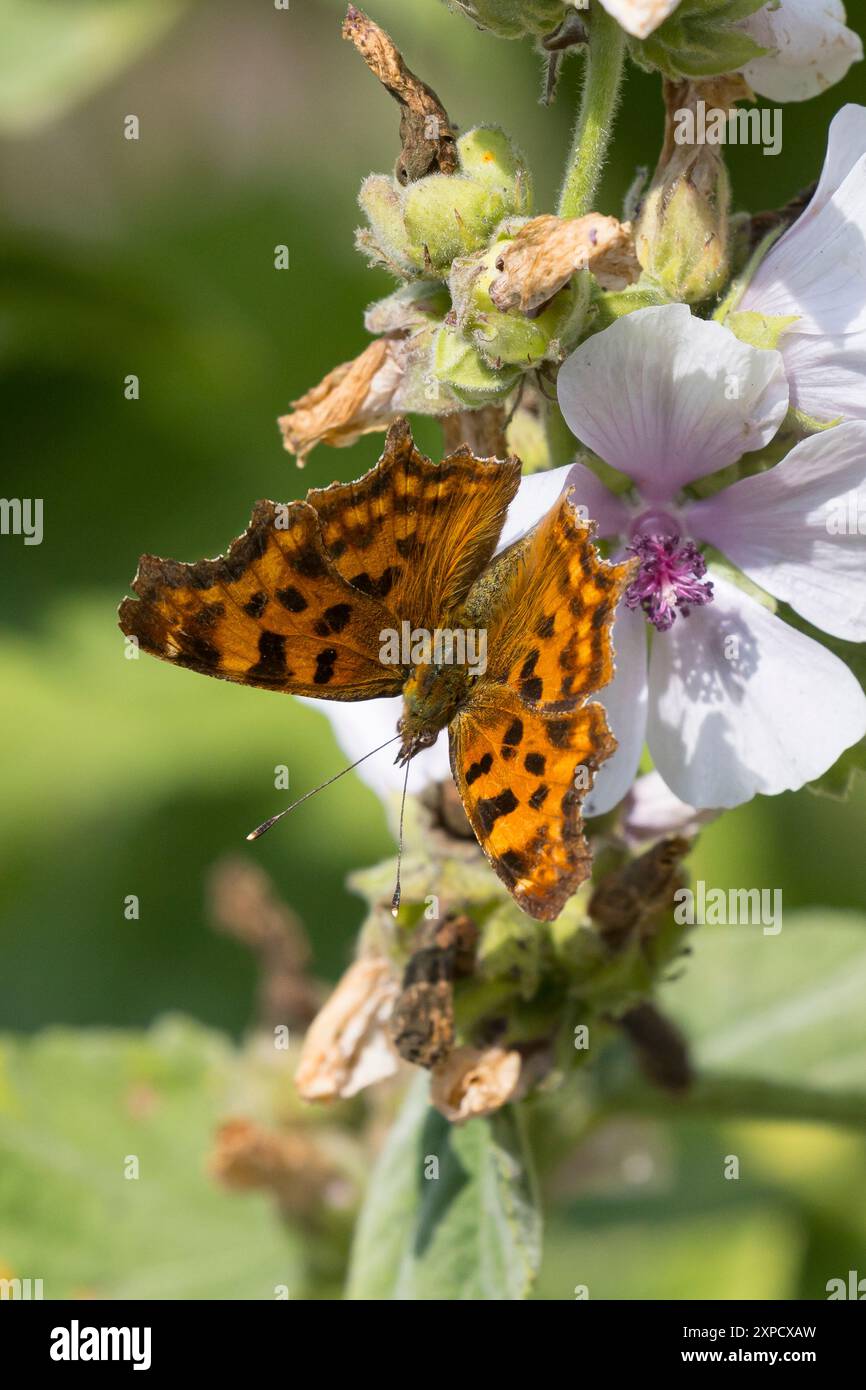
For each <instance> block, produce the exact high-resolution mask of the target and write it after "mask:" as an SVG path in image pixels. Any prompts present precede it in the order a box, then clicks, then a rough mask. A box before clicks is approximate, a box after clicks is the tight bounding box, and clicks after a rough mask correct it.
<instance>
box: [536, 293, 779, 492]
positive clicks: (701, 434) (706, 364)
mask: <svg viewBox="0 0 866 1390" xmlns="http://www.w3.org/2000/svg"><path fill="white" fill-rule="evenodd" d="M734 391H736V396H735V398H733V399H732V396H733V394H734ZM559 404H560V408H561V410H562V413H563V415H564V416H565V419H566V420H567V422H568V425H569V427H570V429H571V430H572V431H573V433H574V434H576V435H577V437H578V439H580V440H582V441H583V443H584V444H586V445H587V446H588V447H589V448H590V449H592V450H593V452H594V453H596V454H598V455H599V457H600V458H602V459H604V461H605V462H606V463H609V464H611V465H612V466H613V467H614V468H619V469H620V470H621V471H622V472H623V473H627V474H628V475H629V477H631V478H634V480H635V481H636V482H637V483H639V484H640V486H641V490H642V492H643V493H644V495H645V496H646V497H647V498H648V499H651V500H658V501H669V500H670V499H671V498H672V496H673V495H674V494H675V493H676V492H677V491H678V490H679V488H681V487H682V486H683V484H685V483H687V482H691V481H692V480H693V479H695V478H702V477H705V476H706V474H708V473H714V472H716V470H717V469H720V468H725V467H727V465H728V464H731V463H735V462H736V461H737V460H738V459H740V458H742V456H743V454H744V453H749V452H750V451H751V450H753V449H760V448H763V446H764V445H765V444H768V443H769V441H770V440H771V439H772V437H773V435H774V434H775V433H776V430H777V429H778V428H779V425H780V424H781V422H782V420H783V419H784V416H785V413H786V411H787V408H788V387H787V383H786V381H785V374H784V370H783V366H782V359H781V357H780V355H779V354H778V353H777V352H766V351H762V350H761V349H758V348H753V347H749V346H748V345H747V344H745V343H741V342H740V341H739V340H738V339H736V338H734V336H733V334H732V333H730V332H728V331H727V330H726V329H724V328H723V327H722V325H721V324H718V323H710V322H706V321H704V320H703V319H698V318H695V317H694V316H693V315H692V313H691V312H690V310H689V308H688V306H687V305H685V304H666V305H662V306H661V307H655V308H651V309H640V310H638V311H637V312H636V313H633V314H628V315H627V316H626V317H625V318H621V319H618V320H617V322H616V323H613V324H611V326H610V328H606V329H605V330H604V331H603V332H602V333H598V334H596V335H595V336H594V337H592V338H590V339H589V340H588V341H587V342H585V343H583V344H582V345H581V346H580V347H579V348H578V349H577V350H576V351H575V352H573V353H572V354H571V356H570V357H569V358H568V359H567V360H566V361H565V362H564V363H563V364H562V367H561V368H560V372H559Z"/></svg>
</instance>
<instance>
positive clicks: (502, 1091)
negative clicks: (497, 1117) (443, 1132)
mask: <svg viewBox="0 0 866 1390" xmlns="http://www.w3.org/2000/svg"><path fill="white" fill-rule="evenodd" d="M519 1080H520V1053H519V1052H513V1051H506V1050H505V1048H503V1047H485V1048H476V1047H458V1048H455V1050H454V1051H453V1052H452V1053H450V1054H449V1056H448V1057H446V1058H445V1059H444V1060H443V1061H441V1062H439V1063H438V1065H437V1066H435V1067H434V1068H433V1071H432V1074H431V1086H430V1099H431V1101H432V1102H433V1104H434V1105H435V1106H436V1109H437V1110H438V1111H440V1113H441V1114H443V1115H444V1116H445V1118H446V1120H450V1121H451V1122H452V1124H459V1123H461V1122H462V1121H463V1120H470V1119H472V1118H473V1116H475V1115H491V1114H492V1113H493V1111H494V1110H499V1109H500V1107H501V1106H503V1105H505V1104H507V1102H508V1101H509V1100H511V1099H512V1098H513V1097H514V1094H515V1092H516V1090H517V1085H518V1082H519Z"/></svg>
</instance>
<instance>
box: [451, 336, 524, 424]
mask: <svg viewBox="0 0 866 1390" xmlns="http://www.w3.org/2000/svg"><path fill="white" fill-rule="evenodd" d="M433 372H434V375H435V377H436V379H437V381H439V382H441V383H442V384H443V385H444V386H445V387H447V388H448V390H449V392H450V393H451V394H452V395H453V396H454V397H455V399H456V400H457V401H459V402H460V403H461V404H463V405H468V406H478V405H486V404H487V402H488V401H496V400H501V399H502V397H503V396H506V395H507V394H508V392H509V391H510V390H511V388H512V386H514V385H515V383H516V381H517V378H518V377H519V375H520V372H519V371H518V370H517V369H516V368H514V367H502V368H497V367H495V366H491V365H490V364H489V363H488V362H487V361H486V360H485V358H484V357H483V356H482V355H481V353H480V352H479V351H478V350H477V348H476V347H475V345H474V344H473V343H472V342H471V341H470V340H469V339H468V338H466V337H464V335H463V334H462V333H461V332H460V330H459V329H458V328H456V327H454V326H453V325H452V324H450V323H444V324H443V325H442V327H441V328H440V329H439V330H438V331H437V333H436V336H435V338H434V340H433Z"/></svg>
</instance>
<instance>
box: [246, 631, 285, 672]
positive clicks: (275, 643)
mask: <svg viewBox="0 0 866 1390" xmlns="http://www.w3.org/2000/svg"><path fill="white" fill-rule="evenodd" d="M248 674H249V675H251V676H257V677H258V678H259V679H260V680H279V679H280V678H281V677H283V676H285V674H286V639H285V637H283V636H281V635H280V633H278V632H269V631H267V630H266V631H264V632H260V633H259V659H258V661H257V662H256V664H255V666H251V667H250V668H249V672H248Z"/></svg>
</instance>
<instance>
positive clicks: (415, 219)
mask: <svg viewBox="0 0 866 1390" xmlns="http://www.w3.org/2000/svg"><path fill="white" fill-rule="evenodd" d="M511 211H512V208H511V207H510V206H509V204H508V203H507V202H506V199H505V198H504V197H503V195H502V193H501V191H500V190H499V189H497V188H490V187H488V186H486V185H485V184H483V183H479V182H477V181H476V180H474V179H469V178H466V177H465V175H463V174H430V175H429V176H428V177H427V178H425V179H419V180H418V182H417V183H413V184H410V185H409V187H408V188H407V189H406V195H405V204H404V217H405V227H406V232H407V234H408V237H409V243H410V246H409V254H410V257H411V259H412V260H413V262H414V264H415V265H416V266H418V267H419V268H421V267H424V266H428V267H429V268H431V269H433V270H438V271H447V269H448V267H449V266H450V264H451V262H452V261H453V260H454V259H455V257H457V256H465V255H466V254H467V252H469V251H477V250H479V249H480V247H482V246H484V245H485V244H486V242H487V241H488V240H489V238H490V236H491V235H492V233H493V231H494V229H495V227H496V225H497V223H499V222H501V221H502V218H503V217H505V215H506V213H509V212H511Z"/></svg>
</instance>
